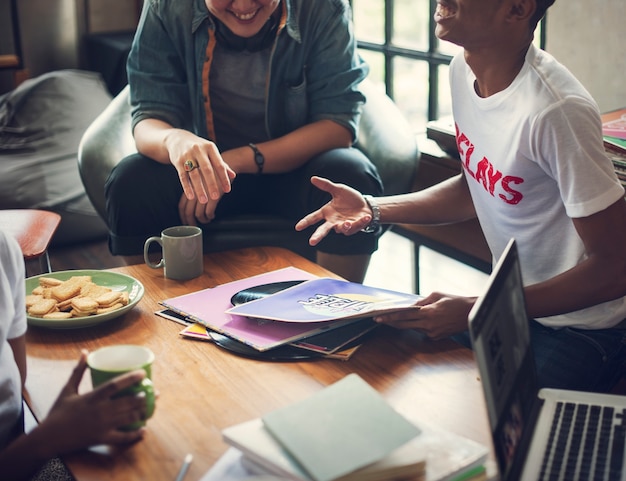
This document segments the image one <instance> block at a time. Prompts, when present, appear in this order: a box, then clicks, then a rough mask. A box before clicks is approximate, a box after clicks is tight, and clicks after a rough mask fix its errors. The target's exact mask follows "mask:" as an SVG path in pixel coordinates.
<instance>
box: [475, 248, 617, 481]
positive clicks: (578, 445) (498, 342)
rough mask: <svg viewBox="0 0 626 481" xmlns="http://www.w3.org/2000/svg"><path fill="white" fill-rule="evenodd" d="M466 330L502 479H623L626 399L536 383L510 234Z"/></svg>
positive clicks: (515, 255) (521, 288)
mask: <svg viewBox="0 0 626 481" xmlns="http://www.w3.org/2000/svg"><path fill="white" fill-rule="evenodd" d="M469 329H470V335H471V337H472V342H473V348H474V353H475V356H476V361H477V364H478V368H479V372H480V376H481V379H482V385H483V390H484V394H485V401H486V405H487V413H488V417H489V423H490V426H491V431H492V439H493V446H494V450H495V454H496V460H497V462H498V468H499V471H500V480H501V481H513V480H522V481H525V480H533V481H535V480H548V479H561V480H567V481H574V480H578V479H581V480H587V479H589V480H592V479H593V480H596V479H603V480H622V481H624V480H626V471H625V470H624V461H623V460H624V439H625V433H626V397H624V396H616V395H610V394H597V393H587V392H582V391H567V390H560V389H546V388H544V389H541V390H539V389H538V388H537V375H536V369H535V364H534V358H533V356H532V352H531V346H530V333H529V329H528V316H527V313H526V307H525V302H524V291H523V284H522V276H521V269H520V263H519V257H518V252H517V247H516V244H515V241H514V240H513V239H511V241H509V243H508V244H507V247H506V249H505V251H504V253H503V254H502V256H501V257H500V259H499V260H498V262H497V263H496V265H495V267H494V269H493V272H492V274H491V276H490V277H489V281H488V284H487V290H486V292H485V293H484V294H483V295H482V296H480V297H479V299H478V300H477V302H476V304H475V305H474V307H473V308H472V310H471V312H470V314H469ZM555 471H556V472H557V473H559V475H554V474H553V473H554V472H555Z"/></svg>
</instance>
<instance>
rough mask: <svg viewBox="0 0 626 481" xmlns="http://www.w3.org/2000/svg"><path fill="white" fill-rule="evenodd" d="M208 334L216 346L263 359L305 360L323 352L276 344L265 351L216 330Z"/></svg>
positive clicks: (316, 356) (241, 354) (245, 355)
mask: <svg viewBox="0 0 626 481" xmlns="http://www.w3.org/2000/svg"><path fill="white" fill-rule="evenodd" d="M209 336H210V337H211V339H212V340H213V342H214V343H215V344H216V345H217V346H219V347H221V348H223V349H226V350H227V351H230V352H232V353H234V354H238V355H240V356H244V357H249V358H252V359H259V360H263V361H306V360H308V359H316V358H320V357H322V356H323V354H320V353H317V352H314V351H309V350H308V349H300V348H298V347H294V346H289V345H284V346H278V347H275V348H273V349H268V350H267V351H258V350H256V349H254V348H253V347H250V346H248V345H246V344H244V343H243V342H239V341H237V340H235V339H232V338H230V337H228V336H224V335H222V334H218V333H216V332H210V333H209Z"/></svg>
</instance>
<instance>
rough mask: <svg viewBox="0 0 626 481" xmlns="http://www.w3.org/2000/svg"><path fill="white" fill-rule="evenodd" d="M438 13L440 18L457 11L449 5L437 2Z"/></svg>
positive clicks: (449, 15)
mask: <svg viewBox="0 0 626 481" xmlns="http://www.w3.org/2000/svg"><path fill="white" fill-rule="evenodd" d="M435 13H436V15H437V16H438V17H440V18H448V17H451V16H452V15H454V13H455V11H454V10H453V9H452V8H450V7H448V6H447V5H442V4H440V3H438V4H437V10H436V12H435Z"/></svg>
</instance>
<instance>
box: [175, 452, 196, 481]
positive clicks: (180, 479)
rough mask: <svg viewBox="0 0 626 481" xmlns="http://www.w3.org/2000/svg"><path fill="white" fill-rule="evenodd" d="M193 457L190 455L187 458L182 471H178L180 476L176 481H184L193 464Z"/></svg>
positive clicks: (181, 468)
mask: <svg viewBox="0 0 626 481" xmlns="http://www.w3.org/2000/svg"><path fill="white" fill-rule="evenodd" d="M192 459H193V456H192V455H191V454H188V455H187V456H185V460H184V461H183V465H182V466H181V467H180V471H178V476H176V481H183V478H184V477H185V475H186V474H187V470H188V469H189V465H190V464H191V460H192Z"/></svg>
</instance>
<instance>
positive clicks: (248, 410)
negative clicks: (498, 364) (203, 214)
mask: <svg viewBox="0 0 626 481" xmlns="http://www.w3.org/2000/svg"><path fill="white" fill-rule="evenodd" d="M290 265H293V266H296V267H299V268H301V269H304V270H307V271H310V272H312V273H314V274H317V275H326V276H328V275H329V273H328V272H327V271H325V270H323V269H322V268H321V267H319V266H317V265H315V264H313V263H311V262H309V261H307V260H305V259H303V258H301V257H299V256H297V255H296V254H293V253H291V252H289V251H286V250H284V249H278V248H254V249H244V250H240V251H231V252H222V253H216V254H211V255H207V256H205V273H204V275H203V276H201V277H199V278H197V279H194V280H191V281H186V282H179V281H172V280H168V279H165V278H164V277H163V273H162V271H161V270H153V269H150V268H148V267H147V266H145V265H136V266H130V267H122V268H116V269H112V270H113V271H115V272H121V273H124V274H128V275H131V276H133V277H135V278H137V279H139V280H140V281H141V282H142V283H143V284H144V286H145V290H146V292H145V295H144V298H143V299H142V300H141V301H140V302H139V304H138V305H137V306H136V307H135V308H134V309H133V310H131V311H130V312H129V313H127V314H125V315H124V316H122V317H120V318H118V319H116V320H113V321H110V322H107V323H103V324H100V325H98V326H94V327H90V328H85V329H75V330H49V329H43V328H35V327H33V328H29V331H28V335H27V354H28V381H27V384H26V389H27V393H26V396H27V399H28V402H29V405H30V407H31V409H32V410H33V412H34V414H35V416H36V417H38V418H41V417H42V416H44V415H45V414H46V413H47V412H48V411H49V409H50V407H51V405H52V403H53V401H54V399H55V398H56V395H57V393H58V392H59V390H60V387H61V386H62V385H63V384H64V383H65V381H66V380H67V379H68V377H69V375H70V372H71V370H72V368H73V366H74V365H75V363H76V360H77V359H78V357H79V353H80V350H81V349H88V350H94V349H96V348H98V347H101V346H105V345H109V344H118V343H134V344H143V345H145V346H147V347H149V348H150V349H152V350H153V351H154V352H155V354H156V361H155V363H154V366H153V380H154V383H155V386H156V387H157V388H158V390H159V392H160V397H159V399H158V402H157V409H156V412H155V415H154V417H153V418H152V419H150V420H149V422H148V432H147V434H146V437H145V438H144V440H143V441H141V442H139V443H137V444H135V445H132V446H129V447H127V448H124V449H120V450H118V451H117V452H105V451H94V450H90V451H87V452H82V453H77V454H72V455H69V456H66V457H64V460H65V462H66V463H67V465H68V467H69V469H70V470H71V472H72V474H73V475H74V476H75V478H76V479H77V481H88V480H98V481H103V480H120V479H123V480H125V481H133V480H142V481H143V480H146V479H150V480H151V481H158V480H164V481H172V480H173V479H175V477H176V474H177V472H178V470H179V469H180V467H181V464H182V461H183V459H184V457H185V455H186V454H187V453H191V454H193V463H192V465H191V468H190V470H189V472H188V474H187V477H186V478H185V479H186V481H195V480H198V479H199V478H200V477H201V476H202V475H203V474H204V473H205V472H206V471H207V470H208V469H209V468H210V467H211V466H212V465H213V463H215V461H216V460H217V459H218V458H219V457H220V456H221V455H222V454H223V453H224V452H225V451H226V449H227V448H228V446H227V445H226V444H225V443H224V442H223V441H222V439H221V430H222V429H223V428H225V427H227V426H231V425H233V424H236V423H240V422H243V421H247V420H250V419H253V418H256V417H259V416H262V415H264V414H265V413H267V412H269V411H271V410H274V409H276V408H279V407H282V406H285V405H288V404H291V403H293V402H295V401H298V400H301V399H304V398H306V397H308V396H310V395H311V394H313V393H315V392H316V391H318V390H320V389H321V388H323V387H324V386H327V385H329V384H332V383H333V382H335V381H338V380H339V379H341V378H342V377H344V376H345V375H347V374H349V373H351V372H356V373H358V374H359V375H360V376H361V377H362V378H363V379H365V380H366V381H367V382H368V383H370V384H371V385H372V386H373V387H374V388H376V389H377V390H378V391H379V392H380V393H381V394H382V395H383V396H384V397H385V398H386V399H387V400H388V402H389V403H390V404H391V405H392V406H394V407H395V408H396V409H397V410H398V411H399V412H401V413H402V414H404V415H405V416H407V417H409V418H411V419H415V420H417V421H422V422H427V423H431V424H435V425H438V426H440V427H443V428H446V429H449V430H451V431H454V432H456V433H459V434H462V435H466V436H467V437H469V438H472V439H474V440H476V441H479V442H482V443H485V444H486V445H490V437H489V429H488V424H487V418H486V412H485V407H484V400H483V395H482V388H481V386H480V382H479V378H478V375H477V370H476V366H475V364H474V359H473V355H472V352H471V351H470V350H468V349H465V348H463V347H460V346H459V345H457V344H455V343H453V342H452V341H440V342H432V341H427V340H424V339H422V338H421V337H420V335H418V334H417V333H416V332H413V331H398V330H394V329H391V328H387V327H381V328H379V330H377V331H376V333H375V335H374V337H372V338H371V339H369V340H368V341H367V342H366V343H365V344H364V345H363V346H362V347H361V348H360V349H359V350H358V351H357V352H356V354H355V355H354V356H353V357H352V359H350V360H349V361H347V362H344V361H338V360H330V359H322V360H320V359H318V360H314V361H304V362H293V363H292V362H264V361H257V360H252V359H248V358H243V357H238V356H236V355H233V354H231V353H229V352H228V351H225V350H222V349H221V348H219V347H217V346H215V345H213V344H211V343H206V342H202V341H195V340H188V339H183V338H181V337H180V336H179V335H178V332H179V331H180V330H181V326H180V325H179V324H176V323H174V322H171V321H167V320H164V319H162V318H160V317H157V316H156V315H155V314H154V312H155V311H156V310H158V309H159V304H158V302H159V301H160V300H163V299H166V298H169V297H173V296H178V295H181V294H185V293H188V292H192V291H195V290H200V289H204V288H207V287H213V286H216V285H218V284H222V283H225V282H229V281H231V280H236V279H241V278H244V277H247V276H251V275H255V274H260V273H263V272H267V271H270V270H274V269H278V268H282V267H287V266H290ZM89 389H91V382H90V381H89V376H88V375H85V378H84V379H83V384H82V385H81V391H82V390H89Z"/></svg>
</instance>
